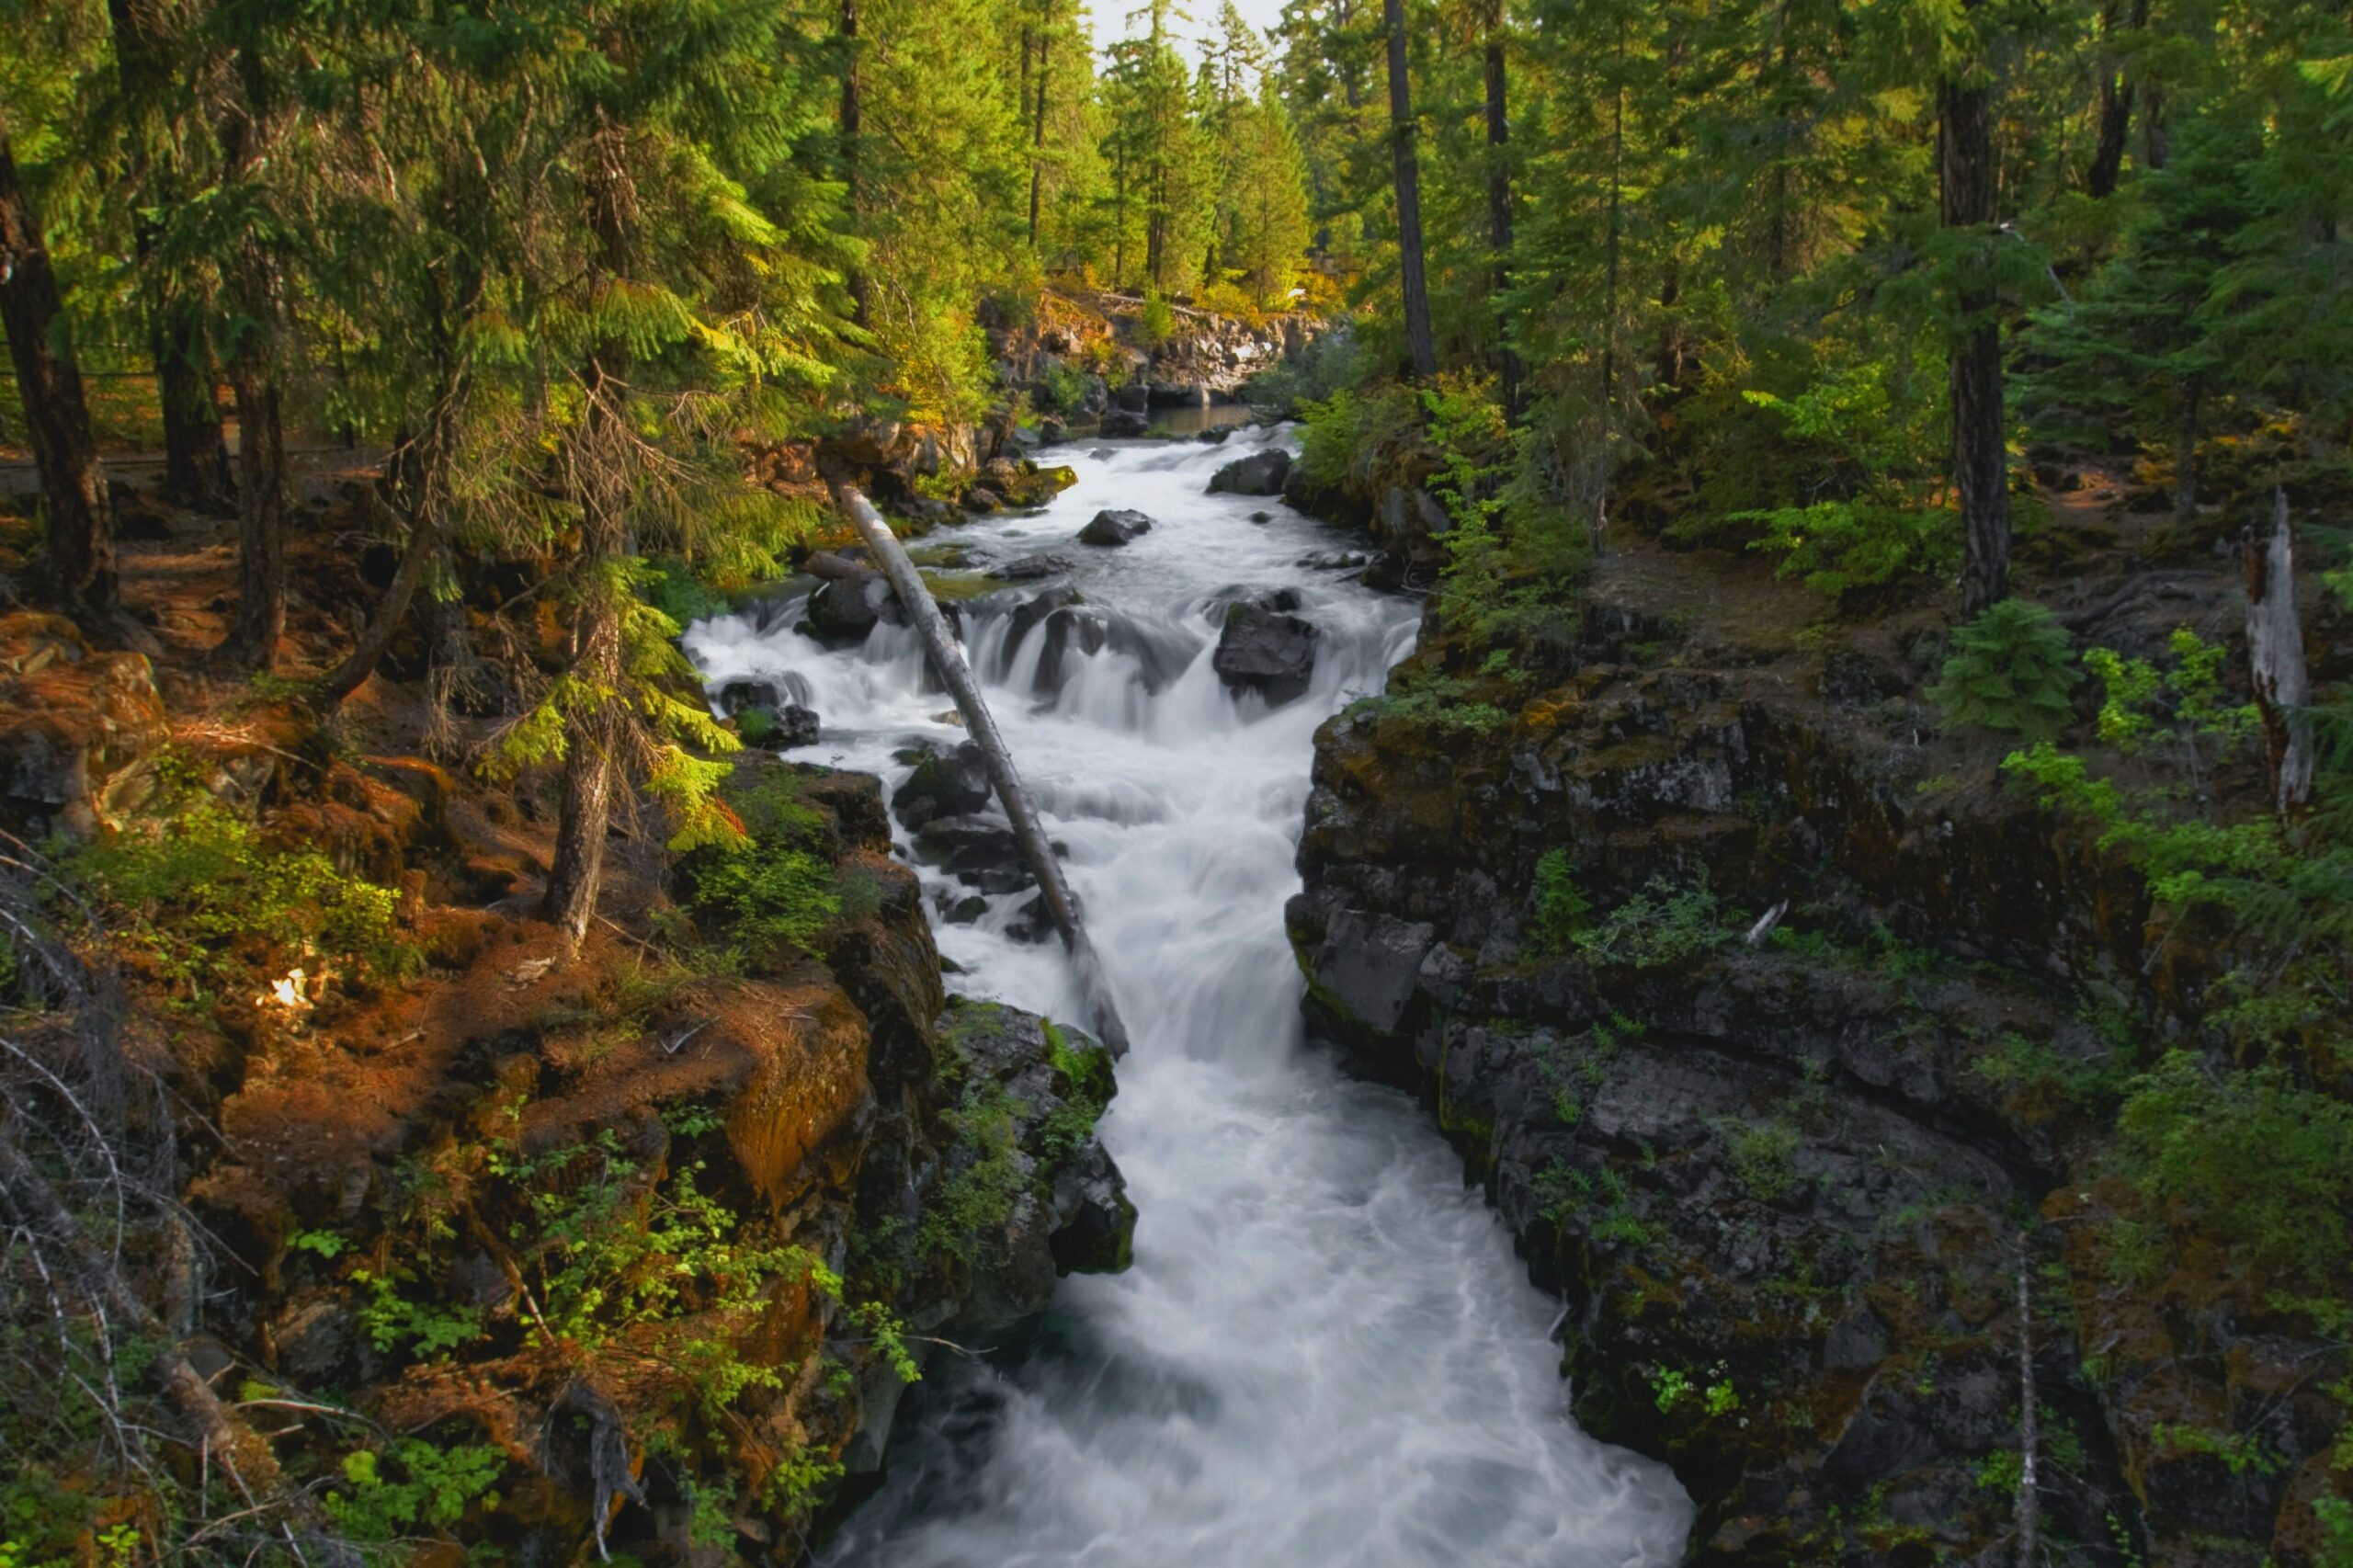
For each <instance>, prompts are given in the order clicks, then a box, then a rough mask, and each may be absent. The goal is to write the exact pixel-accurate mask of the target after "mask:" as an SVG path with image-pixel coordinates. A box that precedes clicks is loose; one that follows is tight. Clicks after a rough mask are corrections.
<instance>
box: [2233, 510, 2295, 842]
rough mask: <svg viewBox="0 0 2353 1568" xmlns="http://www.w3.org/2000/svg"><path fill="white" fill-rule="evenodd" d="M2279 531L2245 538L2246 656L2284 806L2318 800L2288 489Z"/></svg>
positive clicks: (2275, 526)
mask: <svg viewBox="0 0 2353 1568" xmlns="http://www.w3.org/2000/svg"><path fill="white" fill-rule="evenodd" d="M2271 497H2272V500H2271V534H2270V538H2269V539H2268V540H2266V539H2264V538H2262V537H2261V536H2259V535H2258V533H2257V532H2256V529H2254V528H2248V529H2247V530H2246V532H2245V535H2244V536H2243V537H2242V539H2241V541H2240V559H2241V561H2242V562H2243V563H2244V564H2245V568H2246V658H2247V666H2248V673H2249V675H2250V676H2252V677H2253V680H2254V685H2255V701H2256V708H2257V709H2258V710H2261V712H2262V714H2263V735H2264V740H2265V742H2266V744H2267V749H2268V753H2269V758H2270V763H2271V785H2272V791H2273V795H2274V798H2275V799H2277V801H2279V810H2280V811H2282V812H2291V811H2294V810H2295V809H2296V808H2297V807H2299V806H2302V804H2303V803H2304V802H2305V801H2309V800H2310V799H2312V793H2313V751H2312V737H2311V736H2310V735H2309V734H2308V733H2306V732H2307V730H2308V728H2309V725H2308V722H2307V721H2306V720H2305V718H2304V716H2303V709H2304V707H2305V705H2306V704H2307V703H2309V702H2310V701H2311V700H2312V677H2311V676H2310V674H2309V673H2308V672H2307V671H2306V669H2305V668H2304V629H2303V623H2302V620H2300V619H2298V618H2297V615H2296V556H2295V547H2294V544H2293V541H2292V540H2290V537H2289V532H2288V493H2287V492H2286V491H2284V490H2280V489H2278V488H2276V487H2275V488H2274V489H2273V490H2272V492H2271Z"/></svg>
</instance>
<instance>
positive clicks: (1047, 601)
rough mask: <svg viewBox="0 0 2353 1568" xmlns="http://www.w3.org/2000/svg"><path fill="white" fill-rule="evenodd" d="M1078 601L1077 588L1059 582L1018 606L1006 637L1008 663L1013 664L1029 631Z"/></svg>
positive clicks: (1034, 629)
mask: <svg viewBox="0 0 2353 1568" xmlns="http://www.w3.org/2000/svg"><path fill="white" fill-rule="evenodd" d="M1078 602H1079V593H1078V590H1077V589H1076V588H1074V587H1072V586H1071V585H1069V584H1068V583H1057V584H1055V585H1053V586H1052V587H1051V588H1047V589H1045V590H1044V591H1042V592H1040V593H1037V594H1033V595H1031V596H1030V597H1029V598H1026V599H1024V600H1022V601H1021V603H1020V604H1019V605H1017V606H1016V607H1015V608H1014V611H1013V615H1012V617H1011V618H1010V619H1011V622H1012V624H1011V626H1010V627H1009V628H1008V629H1007V630H1006V637H1005V658H1006V664H1007V665H1008V666H1009V665H1011V663H1012V661H1013V656H1014V655H1015V654H1016V653H1019V652H1020V650H1021V644H1022V643H1023V642H1026V641H1028V640H1029V633H1030V632H1032V631H1036V630H1037V629H1038V626H1039V624H1040V622H1042V621H1043V620H1044V619H1046V618H1047V617H1048V616H1050V615H1051V614H1053V613H1054V611H1056V610H1058V609H1061V608H1063V607H1064V606H1065V605H1074V604H1077V603H1078Z"/></svg>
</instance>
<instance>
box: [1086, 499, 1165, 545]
mask: <svg viewBox="0 0 2353 1568" xmlns="http://www.w3.org/2000/svg"><path fill="white" fill-rule="evenodd" d="M1151 531H1152V519H1151V518H1150V517H1145V516H1144V515H1143V514H1142V512H1130V511H1115V510H1111V509H1108V508H1107V509H1106V510H1103V511H1100V512H1097V513H1096V514H1095V516H1094V517H1093V518H1092V519H1091V520H1089V522H1088V523H1087V525H1086V527H1085V528H1081V529H1079V530H1078V542H1079V543H1081V544H1101V545H1120V544H1126V543H1127V542H1128V541H1129V540H1133V539H1135V538H1137V537H1138V536H1139V535H1142V534H1148V533H1150V532H1151Z"/></svg>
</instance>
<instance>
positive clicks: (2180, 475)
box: [2173, 376, 2205, 521]
mask: <svg viewBox="0 0 2353 1568" xmlns="http://www.w3.org/2000/svg"><path fill="white" fill-rule="evenodd" d="M2204 392H2205V389H2204V388H2203V387H2201V386H2200V384H2199V381H2198V378H2197V377H2195V376H2192V377H2190V378H2189V380H2188V381H2187V382H2185V383H2184V384H2183V386H2182V389H2181V417H2180V420H2179V423H2178V424H2177V426H2176V427H2175V430H2174V438H2173V515H2174V516H2175V517H2177V518H2180V519H2182V520H2184V521H2187V520H2188V519H2189V518H2190V517H2195V516H2196V515H2197V512H2198V412H2199V405H2200V403H2203V402H2204V401H2205V399H2204V396H2203V394H2204Z"/></svg>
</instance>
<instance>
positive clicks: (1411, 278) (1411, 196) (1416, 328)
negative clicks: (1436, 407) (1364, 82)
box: [1381, 0, 1438, 380]
mask: <svg viewBox="0 0 2353 1568" xmlns="http://www.w3.org/2000/svg"><path fill="white" fill-rule="evenodd" d="M1381 17H1382V20H1383V21H1384V22H1386V23H1387V24H1388V28H1389V142H1390V149H1391V153H1392V156H1393V158H1394V160H1395V164H1396V175H1397V278H1398V285H1399V287H1400V289H1401V290H1402V291H1403V292H1404V303H1405V352H1406V356H1407V358H1409V359H1411V360H1412V362H1413V367H1414V374H1415V376H1416V377H1418V378H1421V379H1423V380H1427V379H1428V378H1429V377H1431V376H1435V375H1437V374H1438V343H1437V340H1436V339H1435V338H1434V337H1433V336H1432V335H1431V333H1430V290H1429V281H1428V278H1427V276H1426V275H1425V273H1424V271H1423V259H1422V167H1421V161H1420V159H1419V158H1418V157H1416V156H1415V151H1414V90H1413V84H1412V82H1411V81H1410V80H1409V79H1408V77H1407V74H1406V69H1405V4H1404V0H1382V4H1381Z"/></svg>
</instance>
